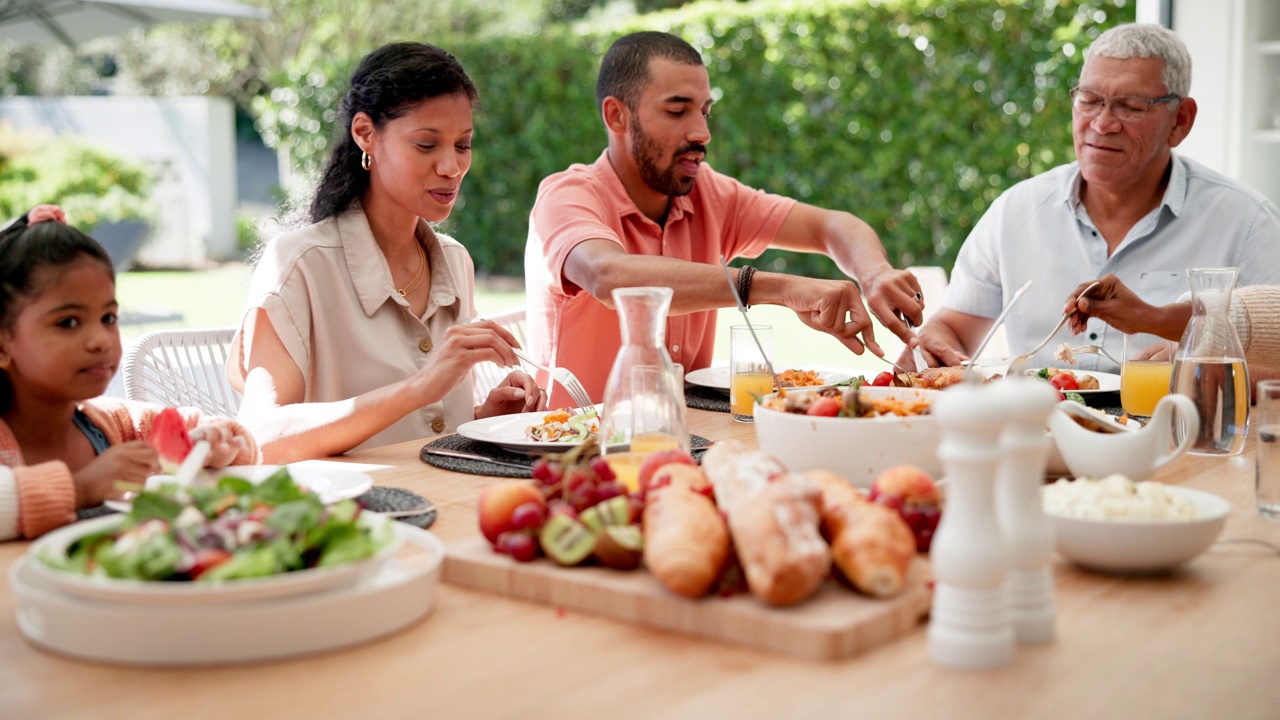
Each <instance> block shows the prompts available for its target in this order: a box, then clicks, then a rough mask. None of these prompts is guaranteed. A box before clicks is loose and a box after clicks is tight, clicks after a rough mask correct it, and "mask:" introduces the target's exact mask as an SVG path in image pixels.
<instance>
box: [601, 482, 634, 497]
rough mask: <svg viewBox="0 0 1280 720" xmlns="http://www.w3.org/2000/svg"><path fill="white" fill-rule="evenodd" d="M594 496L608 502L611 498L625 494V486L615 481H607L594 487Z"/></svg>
mask: <svg viewBox="0 0 1280 720" xmlns="http://www.w3.org/2000/svg"><path fill="white" fill-rule="evenodd" d="M596 494H597V495H599V496H600V500H602V501H603V500H608V499H609V498H611V497H617V496H619V495H626V494H627V486H626V485H623V484H622V483H620V482H618V481H617V480H607V481H605V482H602V483H600V484H599V485H597V486H596Z"/></svg>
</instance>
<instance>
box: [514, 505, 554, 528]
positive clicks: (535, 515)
mask: <svg viewBox="0 0 1280 720" xmlns="http://www.w3.org/2000/svg"><path fill="white" fill-rule="evenodd" d="M546 519H547V511H546V508H545V507H544V506H543V505H542V504H541V503H536V502H527V503H524V504H522V505H519V506H517V507H516V509H515V510H512V511H511V529H512V530H534V529H537V528H539V527H541V526H542V521H543V520H546Z"/></svg>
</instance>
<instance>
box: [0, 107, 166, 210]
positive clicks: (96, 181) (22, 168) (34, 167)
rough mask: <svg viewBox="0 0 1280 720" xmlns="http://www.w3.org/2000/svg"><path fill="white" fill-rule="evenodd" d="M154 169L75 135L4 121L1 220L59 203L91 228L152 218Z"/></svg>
mask: <svg viewBox="0 0 1280 720" xmlns="http://www.w3.org/2000/svg"><path fill="white" fill-rule="evenodd" d="M152 184H153V178H152V175H151V170H150V168H149V167H148V166H147V165H146V164H144V163H140V162H136V161H133V160H129V159H128V158H125V157H121V156H118V155H115V154H113V153H111V152H109V151H107V150H104V149H101V148H99V147H98V146H96V145H94V144H92V143H90V142H88V141H86V140H83V139H81V138H78V137H74V136H66V137H60V138H53V137H46V136H43V135H37V134H23V133H19V132H16V131H15V130H13V128H12V127H11V126H9V125H0V224H3V223H5V222H7V221H9V220H10V219H12V218H15V217H17V216H19V215H22V214H23V213H25V212H27V211H28V210H30V209H31V208H32V207H34V206H36V205H39V204H41V203H51V202H56V203H57V204H58V205H61V206H62V208H63V209H64V210H66V211H67V219H68V220H69V221H70V222H71V224H72V225H75V226H76V227H77V228H79V229H81V230H83V231H85V232H90V231H92V230H93V228H94V227H96V226H97V225H98V223H100V222H120V221H123V220H142V221H150V220H151V218H152V216H153V215H154V213H155V208H154V206H153V204H152V202H151V187H152Z"/></svg>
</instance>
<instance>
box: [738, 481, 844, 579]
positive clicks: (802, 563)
mask: <svg viewBox="0 0 1280 720" xmlns="http://www.w3.org/2000/svg"><path fill="white" fill-rule="evenodd" d="M821 502H822V492H821V491H820V490H819V489H818V486H817V485H815V484H814V483H813V482H811V481H809V480H807V479H806V478H805V477H803V476H801V475H794V474H790V473H787V474H785V475H782V476H780V477H778V478H775V479H774V480H773V481H771V482H770V483H769V484H768V485H766V486H765V487H764V489H763V490H761V491H760V492H758V493H756V494H755V495H752V496H751V497H749V498H747V499H746V500H744V501H742V502H741V503H740V504H739V505H738V508H737V510H736V511H734V512H733V514H731V515H729V531H730V533H731V534H732V535H733V544H734V547H735V548H736V549H737V551H738V561H739V562H740V563H742V570H743V574H744V575H746V578H747V586H748V587H749V588H751V593H752V594H753V595H755V596H756V597H758V598H760V599H761V600H764V601H765V602H767V603H769V604H770V605H792V604H795V603H798V602H800V601H801V600H804V599H805V598H807V597H809V596H810V595H812V594H813V592H814V591H815V590H817V589H818V586H819V585H821V584H822V581H823V580H825V579H826V578H827V575H828V574H829V573H830V571H831V551H830V550H829V549H828V548H827V544H826V542H824V541H823V540H822V535H821V534H820V533H819V532H818V509H819V507H820V506H821Z"/></svg>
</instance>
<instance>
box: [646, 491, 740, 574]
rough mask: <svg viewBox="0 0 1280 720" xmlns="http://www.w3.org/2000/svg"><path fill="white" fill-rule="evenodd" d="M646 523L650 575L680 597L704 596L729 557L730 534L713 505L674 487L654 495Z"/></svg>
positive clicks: (709, 500) (700, 496) (651, 494)
mask: <svg viewBox="0 0 1280 720" xmlns="http://www.w3.org/2000/svg"><path fill="white" fill-rule="evenodd" d="M691 469H692V470H695V471H696V468H691ZM681 475H685V473H684V472H683V471H681ZM688 479H689V478H688V477H687V476H686V477H685V480H686V481H687V480H688ZM641 522H642V524H643V530H644V564H645V566H646V567H648V568H649V572H651V573H653V574H654V576H655V577H657V578H658V580H659V582H661V583H662V584H663V585H664V586H666V588H667V589H668V590H670V591H671V592H673V593H676V594H677V595H683V596H685V597H690V598H696V597H701V596H702V595H705V594H706V592H707V590H709V589H710V588H711V586H712V584H713V583H714V582H715V581H716V578H717V577H719V575H720V570H721V568H722V567H724V562H725V558H726V557H728V555H729V529H728V528H727V527H726V526H725V521H724V517H723V516H721V515H720V511H719V510H717V509H716V506H715V504H714V503H713V502H711V499H710V498H709V497H707V496H706V495H704V494H702V493H699V492H697V491H695V490H692V489H690V487H689V485H688V484H686V483H685V482H674V481H673V483H672V484H669V485H664V486H662V487H658V488H654V489H652V490H650V491H649V495H648V501H647V502H646V503H645V508H644V515H643V516H642V521H641Z"/></svg>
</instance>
